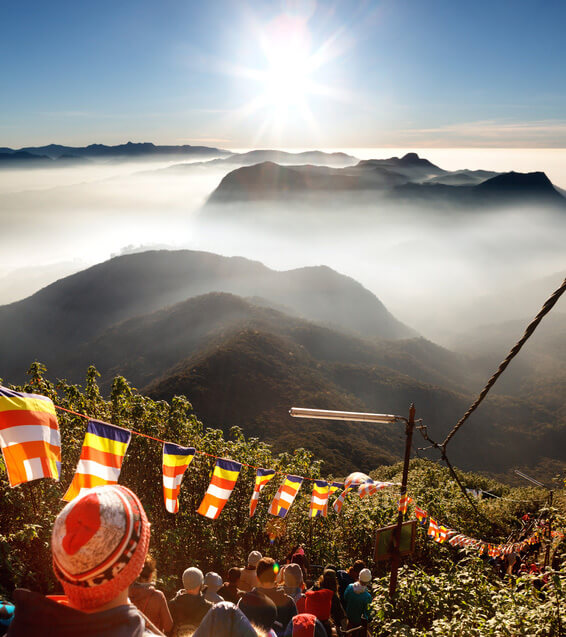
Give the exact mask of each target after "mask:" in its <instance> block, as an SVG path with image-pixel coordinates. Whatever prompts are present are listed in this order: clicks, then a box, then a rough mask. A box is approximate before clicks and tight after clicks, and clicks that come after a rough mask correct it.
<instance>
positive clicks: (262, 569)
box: [256, 557, 277, 583]
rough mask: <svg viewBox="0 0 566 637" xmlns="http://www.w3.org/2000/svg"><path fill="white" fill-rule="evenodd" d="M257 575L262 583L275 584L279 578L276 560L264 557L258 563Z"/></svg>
mask: <svg viewBox="0 0 566 637" xmlns="http://www.w3.org/2000/svg"><path fill="white" fill-rule="evenodd" d="M256 575H257V578H258V580H259V581H260V582H262V583H264V582H265V583H268V582H274V581H275V578H276V576H277V574H276V572H275V560H274V559H273V558H272V557H262V558H261V560H260V561H259V562H258V563H257V567H256Z"/></svg>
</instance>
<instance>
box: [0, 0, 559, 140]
mask: <svg viewBox="0 0 566 637" xmlns="http://www.w3.org/2000/svg"><path fill="white" fill-rule="evenodd" d="M565 22H566V3H564V2H562V1H555V2H554V1H550V0H549V1H547V2H544V3H535V2H527V1H524V0H515V1H497V0H491V1H490V2H484V1H477V2H473V3H471V2H462V1H460V0H452V1H445V0H436V1H433V0H430V1H429V0H398V1H385V2H358V1H357V0H344V1H336V0H334V1H328V2H327V1H323V0H318V1H315V0H287V1H281V0H277V1H265V2H258V1H248V2H242V1H241V0H238V1H236V0H234V1H232V0H210V1H209V2H187V1H185V2H182V1H172V0H159V1H158V0H155V1H148V0H136V1H130V0H120V1H119V2H116V1H115V0H114V1H112V2H108V1H106V0H99V1H97V2H82V1H76V0H74V1H68V2H67V1H66V2H62V1H57V0H53V1H51V2H44V1H41V2H29V1H26V0H16V1H7V0H3V2H2V3H1V4H0V24H1V25H2V37H1V38H0V56H1V59H2V60H3V63H2V65H1V66H0V86H1V90H0V146H11V147H22V146H25V145H39V144H44V143H49V142H59V143H66V144H76V145H83V144H87V143H93V142H102V143H109V144H114V143H122V142H125V141H128V140H132V141H154V142H155V143H162V144H165V143H171V144H179V143H189V144H204V145H217V146H225V147H230V148H242V147H250V146H279V147H312V146H318V147H325V148H330V147H364V146H365V147H377V146H395V147H436V146H438V147H467V146H480V147H484V146H485V147H494V146H495V147H560V148H564V147H566V73H565V72H564V69H563V64H564V61H565V60H566V38H565V37H564V35H563V28H564V24H565Z"/></svg>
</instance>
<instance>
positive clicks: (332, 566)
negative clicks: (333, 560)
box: [324, 564, 338, 573]
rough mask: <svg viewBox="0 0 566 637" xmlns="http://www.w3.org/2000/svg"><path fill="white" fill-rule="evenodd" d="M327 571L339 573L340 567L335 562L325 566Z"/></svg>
mask: <svg viewBox="0 0 566 637" xmlns="http://www.w3.org/2000/svg"><path fill="white" fill-rule="evenodd" d="M324 570H325V571H334V572H335V573H338V567H337V566H336V565H335V564H327V565H326V566H325V567H324Z"/></svg>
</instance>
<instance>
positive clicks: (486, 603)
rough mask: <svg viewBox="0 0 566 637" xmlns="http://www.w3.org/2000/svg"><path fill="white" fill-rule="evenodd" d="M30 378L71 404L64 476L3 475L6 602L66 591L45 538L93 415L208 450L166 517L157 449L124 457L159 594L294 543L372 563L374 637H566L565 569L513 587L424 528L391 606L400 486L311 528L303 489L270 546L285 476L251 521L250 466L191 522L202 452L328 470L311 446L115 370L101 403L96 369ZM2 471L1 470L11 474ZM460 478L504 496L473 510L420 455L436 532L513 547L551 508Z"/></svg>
mask: <svg viewBox="0 0 566 637" xmlns="http://www.w3.org/2000/svg"><path fill="white" fill-rule="evenodd" d="M29 373H30V380H29V382H28V384H26V385H24V386H22V387H20V388H18V389H21V390H23V391H33V392H38V393H42V394H45V395H47V396H50V397H51V398H52V399H53V400H54V402H55V403H56V404H58V405H60V406H61V407H63V408H64V409H66V410H69V411H63V412H60V413H59V423H60V429H61V438H62V456H63V464H62V475H61V482H60V483H55V482H53V481H49V480H38V481H34V482H32V483H29V484H26V485H23V487H20V488H16V489H10V488H9V486H8V483H7V480H5V479H2V480H1V481H0V501H1V502H2V505H1V506H2V515H1V516H0V595H3V596H7V597H10V595H11V592H12V591H13V588H14V587H16V586H24V587H28V588H32V589H34V590H40V591H43V592H48V591H49V592H54V591H55V590H57V589H58V584H57V582H56V581H55V579H54V576H53V574H52V570H51V556H50V531H51V527H52V524H53V520H54V518H55V516H56V515H57V514H58V512H59V511H60V510H61V508H62V506H63V503H62V502H61V500H60V498H61V496H62V495H63V494H64V492H65V489H66V487H67V486H68V484H69V483H70V481H71V479H72V476H73V473H74V471H75V467H76V464H77V461H78V457H79V455H80V450H81V446H82V443H83V439H84V432H85V424H86V423H85V419H84V418H82V417H80V416H78V415H76V414H85V415H89V416H92V417H94V418H98V419H101V420H106V421H108V422H112V423H114V424H116V425H119V426H123V427H127V428H129V429H132V430H134V431H137V432H140V433H142V434H145V435H146V436H150V437H154V438H159V439H163V440H169V441H172V442H176V443H178V444H181V445H185V446H194V447H196V449H198V450H199V451H201V452H205V453H203V454H197V455H196V457H195V459H194V460H193V462H192V464H191V465H190V467H189V469H188V471H187V473H186V475H185V478H184V481H183V486H182V488H181V494H180V502H179V503H180V511H179V513H178V514H176V515H172V514H169V513H167V511H166V510H165V508H164V506H163V496H162V476H161V463H162V447H161V445H160V444H159V443H158V442H156V441H155V440H151V439H150V438H146V437H142V436H136V435H134V436H132V441H131V443H130V447H129V449H128V453H127V454H126V457H125V461H124V465H123V469H122V473H121V477H120V482H121V483H122V484H125V485H126V486H128V487H130V488H131V489H132V490H134V491H135V492H136V493H137V494H138V495H139V497H140V499H141V500H142V503H143V505H144V507H145V509H146V511H147V514H148V517H149V519H150V522H151V524H152V534H151V547H150V550H151V552H152V553H153V555H154V556H155V557H156V559H157V563H158V568H159V575H160V582H159V583H160V586H161V587H162V588H163V589H164V590H165V591H166V592H167V593H172V592H173V591H174V590H175V589H176V588H178V586H179V584H180V575H181V573H182V572H183V570H184V569H185V568H186V567H187V566H189V565H197V566H199V567H200V568H202V569H203V570H204V571H208V570H216V571H218V572H220V573H223V574H224V573H225V572H226V571H227V570H228V568H230V567H231V566H233V565H243V564H244V563H245V559H246V556H247V555H248V553H249V552H250V551H251V550H252V549H259V550H260V551H261V552H262V553H264V554H269V555H273V556H274V557H276V558H280V559H281V558H282V557H283V556H284V555H286V554H287V553H288V551H289V550H290V549H291V548H292V547H293V546H295V545H296V544H298V543H303V544H304V545H305V548H306V550H307V553H308V554H309V556H310V559H311V562H313V563H318V564H326V563H329V562H333V563H337V564H339V565H342V566H347V565H348V564H349V563H351V561H352V560H354V559H357V558H360V557H362V558H364V559H365V560H366V561H367V562H368V564H369V565H370V566H371V567H372V568H373V572H374V573H375V574H376V575H377V579H376V581H375V584H374V592H375V600H374V604H373V617H374V619H373V624H372V630H373V632H374V634H376V635H447V634H458V635H483V634H486V635H491V634H493V635H499V634H509V635H516V634H532V635H552V634H558V632H556V631H558V630H559V628H558V626H559V623H560V622H562V624H561V625H566V618H565V617H564V611H563V610H562V609H559V605H560V603H561V602H563V601H564V586H565V585H566V582H564V581H563V580H564V574H563V573H561V572H557V573H556V574H555V575H554V576H553V577H552V578H551V579H550V580H549V581H548V582H546V583H545V584H544V586H542V587H541V588H540V590H539V589H537V588H536V587H534V586H533V582H531V581H529V580H526V579H518V580H517V581H516V584H515V585H513V586H512V585H511V584H510V583H509V582H506V581H502V580H501V579H500V578H499V576H498V575H496V574H495V572H494V571H493V569H492V568H491V567H490V566H488V565H487V564H486V563H485V562H484V561H482V560H481V559H479V558H478V557H477V556H472V555H469V554H467V553H466V552H465V551H463V550H460V551H457V550H455V549H453V548H451V547H449V546H447V545H445V544H443V545H439V544H436V543H434V542H431V541H429V540H428V539H426V537H425V533H424V532H423V531H419V533H418V534H417V542H416V550H415V552H414V554H413V555H412V556H411V557H410V558H406V559H405V563H404V566H403V568H402V569H401V571H400V578H399V588H398V593H397V595H396V597H395V599H394V601H393V602H392V601H390V600H389V597H388V595H387V587H388V564H386V563H378V564H374V563H373V559H372V556H373V543H374V538H375V531H376V529H377V528H379V527H382V526H388V525H390V524H392V523H394V521H395V519H396V517H397V500H398V491H397V490H396V489H395V488H393V489H386V490H383V491H381V492H379V493H378V494H377V495H375V496H371V497H366V498H364V499H360V498H359V497H358V496H357V494H355V493H353V494H351V495H350V496H349V497H348V498H347V499H346V502H345V505H344V507H343V509H342V513H341V514H340V515H339V516H337V515H335V514H334V513H333V512H332V511H331V512H330V513H329V515H328V517H326V518H317V519H315V520H309V518H308V507H309V502H310V491H311V489H310V483H309V482H308V481H305V482H304V484H303V486H302V488H301V490H300V492H299V495H298V497H297V499H296V501H295V504H294V505H293V507H292V508H291V510H290V512H289V514H288V516H287V518H286V519H285V520H284V521H281V522H280V527H281V529H282V530H283V531H284V532H283V533H282V534H281V536H280V537H278V538H277V539H276V540H275V541H274V543H273V544H270V542H269V537H268V535H267V533H266V528H267V527H268V525H269V524H270V523H272V521H273V517H272V516H270V515H269V514H268V513H267V509H268V503H269V502H270V500H271V498H272V497H273V495H274V493H275V491H276V489H277V487H278V485H279V484H280V482H281V479H282V477H283V476H277V477H276V478H275V479H273V480H272V481H271V482H270V483H269V484H268V485H267V486H266V488H265V489H264V491H263V492H262V496H261V500H260V503H259V506H258V509H257V511H256V515H255V516H254V517H253V518H251V519H250V518H249V516H248V506H249V499H250V496H251V493H252V490H253V484H254V480H255V470H254V469H253V468H252V467H247V466H244V467H243V468H242V472H241V474H240V478H239V480H238V482H237V484H236V487H235V489H234V491H233V493H232V496H231V498H230V500H229V501H228V503H227V505H226V507H225V508H224V511H223V512H222V514H221V516H220V518H219V519H218V520H214V521H212V520H208V519H206V518H204V517H202V516H200V515H198V514H196V509H197V508H198V505H199V503H200V501H201V499H202V497H203V495H204V493H205V491H206V488H207V486H208V483H209V480H210V475H211V471H212V468H213V466H214V458H212V457H209V456H207V455H205V454H211V455H212V456H222V457H227V458H232V459H234V460H238V461H242V462H246V463H248V464H249V465H252V466H253V467H255V466H263V467H270V468H274V469H276V470H278V471H281V472H282V473H293V474H297V475H301V476H304V477H306V478H319V477H321V468H320V466H321V463H320V462H319V461H317V460H315V459H314V458H313V456H312V454H311V453H310V452H308V451H306V450H304V449H296V450H294V451H293V452H290V451H287V452H285V453H281V454H279V455H274V453H273V452H272V450H271V448H270V447H269V446H268V445H266V444H265V443H263V442H261V441H260V440H259V439H257V438H246V437H245V436H244V435H243V433H242V430H241V429H240V428H239V427H232V428H231V430H230V431H229V435H227V436H225V435H224V434H223V433H222V431H221V430H219V429H207V428H205V427H204V425H203V424H202V422H200V421H199V420H198V419H197V417H196V416H195V414H194V413H193V411H192V407H191V404H190V403H189V401H188V400H187V398H185V397H183V396H176V397H174V398H173V399H172V400H171V401H170V402H165V401H156V400H152V399H151V398H148V397H147V396H143V395H140V394H138V393H137V391H136V390H135V389H134V388H132V387H131V386H130V385H129V384H128V383H127V382H126V380H125V379H124V378H123V377H120V376H118V377H116V378H115V379H114V382H113V385H112V390H111V393H110V398H109V400H106V399H105V398H104V397H103V396H102V394H101V392H100V389H99V386H98V382H97V380H98V372H97V371H96V369H95V368H94V367H90V368H89V369H88V371H87V375H86V379H85V384H84V386H83V387H81V386H78V385H74V384H69V383H67V382H65V381H59V382H57V383H56V384H53V383H52V382H50V381H49V380H47V379H46V376H45V373H46V370H45V367H44V366H43V365H41V364H39V363H34V364H33V365H32V367H31V368H30V370H29ZM71 412H75V413H71ZM0 470H1V471H2V472H4V468H3V467H0ZM401 470H402V467H401V464H399V463H398V464H395V465H391V466H382V467H380V468H379V469H377V470H375V471H374V472H372V474H371V476H372V477H373V478H375V479H379V480H386V481H392V482H400V479H401ZM324 477H325V478H327V479H335V478H336V477H335V476H328V475H325V476H324ZM460 479H461V480H462V482H463V483H464V484H465V485H466V486H469V487H474V488H480V489H484V490H485V491H489V492H490V493H492V494H494V495H495V496H498V497H496V498H491V499H483V500H479V501H478V502H477V508H478V513H477V514H476V513H474V512H473V511H472V509H471V508H470V506H469V503H468V502H467V501H466V500H465V499H464V498H463V496H462V494H461V492H460V490H459V488H458V486H457V484H456V483H455V481H454V480H453V479H452V478H451V477H450V475H449V474H448V472H447V470H446V469H444V468H443V467H441V466H440V465H438V464H435V463H433V462H431V461H429V460H423V459H414V460H412V462H411V467H410V474H409V493H410V494H411V496H412V497H413V499H414V500H415V502H417V503H418V504H419V506H421V507H423V508H425V509H426V510H427V511H428V512H429V513H430V514H431V515H432V516H433V517H435V518H436V519H437V520H438V521H439V522H441V523H442V524H445V525H446V526H448V527H450V528H453V529H457V530H458V531H460V532H462V533H465V534H467V535H470V536H471V537H476V538H482V539H484V540H487V541H493V542H502V541H506V540H507V539H509V538H511V539H514V538H517V539H518V537H519V534H520V533H521V528H522V527H521V522H520V516H522V515H523V514H524V513H527V512H528V513H531V514H536V513H537V512H538V511H542V512H543V513H544V514H545V515H548V514H549V513H550V511H549V510H548V509H544V508H541V507H544V506H545V504H546V501H545V498H546V492H545V491H543V490H540V489H535V488H530V487H528V488H520V489H517V488H512V487H510V486H507V485H504V484H500V483H497V482H495V481H494V480H492V479H490V478H487V477H485V476H480V475H476V474H470V473H460ZM555 495H556V497H555V508H554V509H553V510H552V514H553V516H554V519H555V521H556V522H555V528H561V527H564V523H565V519H564V518H563V517H561V516H562V515H563V514H564V511H565V509H566V507H565V506H564V495H563V491H560V492H557V493H556V494H555ZM560 546H561V545H558V544H557V541H555V544H554V545H553V547H552V552H551V557H552V556H553V555H554V556H555V557H556V559H555V562H556V563H559V562H560ZM531 557H532V559H536V557H537V556H536V555H532V556H531ZM539 557H540V556H539ZM539 584H542V583H539ZM560 613H562V614H560ZM545 631H546V632H545ZM553 631H554V632H553Z"/></svg>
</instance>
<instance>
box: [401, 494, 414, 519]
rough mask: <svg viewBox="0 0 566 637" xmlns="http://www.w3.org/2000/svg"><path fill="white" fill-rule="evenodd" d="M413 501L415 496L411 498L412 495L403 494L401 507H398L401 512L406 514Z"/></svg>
mask: <svg viewBox="0 0 566 637" xmlns="http://www.w3.org/2000/svg"><path fill="white" fill-rule="evenodd" d="M412 501H413V498H411V497H410V496H408V495H404V496H402V497H401V498H400V499H399V508H398V511H399V513H402V514H403V515H405V513H407V509H408V507H409V504H411V502H412Z"/></svg>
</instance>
